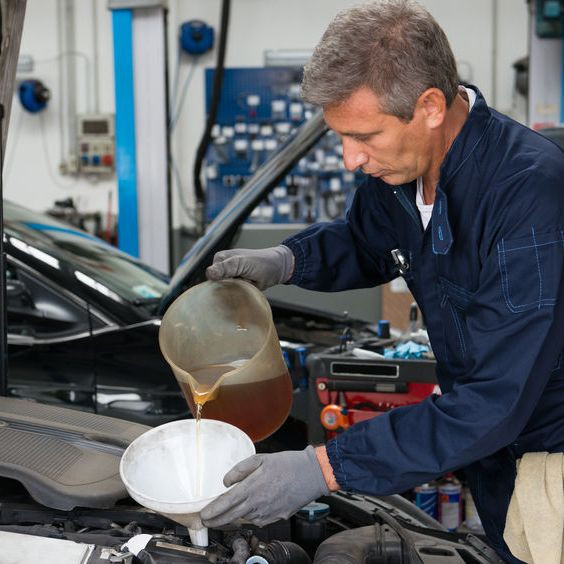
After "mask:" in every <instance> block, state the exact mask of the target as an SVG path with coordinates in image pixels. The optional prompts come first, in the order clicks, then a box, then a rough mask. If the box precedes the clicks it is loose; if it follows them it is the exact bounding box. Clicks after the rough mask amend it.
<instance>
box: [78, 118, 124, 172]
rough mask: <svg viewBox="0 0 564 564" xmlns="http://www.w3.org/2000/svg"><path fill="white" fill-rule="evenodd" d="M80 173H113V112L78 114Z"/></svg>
mask: <svg viewBox="0 0 564 564" xmlns="http://www.w3.org/2000/svg"><path fill="white" fill-rule="evenodd" d="M77 124H78V131H77V134H78V136H77V144H76V145H77V148H78V163H77V168H78V172H79V173H83V174H100V175H102V174H113V172H114V170H115V132H114V115H113V114H81V115H78V116H77Z"/></svg>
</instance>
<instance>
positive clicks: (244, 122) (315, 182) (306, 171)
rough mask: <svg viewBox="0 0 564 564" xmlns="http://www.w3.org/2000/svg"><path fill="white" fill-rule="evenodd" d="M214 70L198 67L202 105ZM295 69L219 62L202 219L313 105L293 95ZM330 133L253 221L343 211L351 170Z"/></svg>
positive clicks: (298, 73) (307, 219) (297, 78)
mask: <svg viewBox="0 0 564 564" xmlns="http://www.w3.org/2000/svg"><path fill="white" fill-rule="evenodd" d="M213 78H214V70H213V69H207V70H206V110H207V111H209V106H210V103H211V93H212V86H213ZM301 78H302V70H301V69H296V68H293V67H264V68H263V67H259V68H229V69H225V75H224V79H223V88H222V93H221V99H220V104H219V109H218V116H217V119H216V124H217V125H216V126H215V128H214V132H213V141H212V143H211V145H210V148H209V149H208V153H207V155H206V219H207V221H211V220H212V219H214V218H215V217H216V216H217V214H218V213H219V212H220V211H221V210H222V209H223V207H224V206H225V204H226V203H227V202H228V201H229V200H230V199H231V198H232V197H233V195H234V194H235V193H236V191H237V190H238V189H239V188H240V187H241V186H242V185H243V184H244V182H245V181H246V180H247V179H248V178H249V176H251V175H252V174H253V173H254V171H255V170H256V169H257V168H258V167H259V166H260V165H261V164H262V163H263V162H264V161H265V160H266V159H268V157H269V156H270V154H272V153H273V152H274V151H275V150H276V147H278V146H280V144H281V143H283V142H284V140H285V139H286V138H287V137H288V135H289V134H290V133H291V132H292V131H293V130H295V128H297V127H299V126H300V125H301V124H302V123H303V121H304V120H305V119H307V117H308V116H309V115H310V114H311V113H312V111H313V108H311V107H310V106H309V105H308V104H305V103H304V102H303V101H302V100H301V98H300V87H299V85H300V82H301ZM341 154H342V148H341V144H340V141H339V139H338V138H337V136H335V135H334V134H331V133H330V134H328V135H326V136H324V137H323V138H322V139H321V140H320V141H319V142H318V143H317V145H316V146H315V147H314V148H313V149H312V150H311V151H310V152H309V153H308V155H307V156H306V157H305V158H304V159H302V161H300V163H299V164H298V165H297V166H296V167H295V168H294V169H293V170H292V172H291V173H290V174H289V175H288V176H287V177H286V179H284V180H283V181H282V182H280V184H279V186H278V187H277V189H276V190H274V191H273V193H271V194H270V195H269V196H268V197H267V199H266V200H265V201H264V202H263V203H262V204H260V205H259V206H258V207H257V209H256V210H255V211H254V212H253V214H252V215H251V217H250V218H249V221H250V222H253V223H312V222H315V221H318V220H323V219H333V218H335V217H340V216H342V215H343V213H344V210H345V203H346V200H347V198H348V197H349V196H350V194H351V193H352V191H353V190H354V184H355V177H354V175H352V174H351V173H347V172H346V171H345V170H344V169H343V165H342V156H341Z"/></svg>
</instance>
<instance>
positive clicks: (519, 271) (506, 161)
mask: <svg viewBox="0 0 564 564" xmlns="http://www.w3.org/2000/svg"><path fill="white" fill-rule="evenodd" d="M415 190H416V187H415V182H412V183H410V184H407V185H403V186H390V185H387V184H385V183H384V182H383V181H381V180H379V179H375V178H371V177H370V178H368V179H367V180H366V181H365V182H364V184H363V185H361V186H360V187H359V188H358V189H357V191H356V194H355V196H354V199H353V201H352V203H351V206H350V208H349V210H348V211H347V214H346V218H345V219H344V220H339V221H334V222H331V223H320V224H316V225H312V226H311V227H309V228H308V229H306V230H305V231H303V232H301V233H299V234H297V235H296V236H293V237H291V238H289V239H287V240H286V241H284V244H285V245H287V246H288V247H289V248H290V249H291V250H292V252H293V253H294V256H295V268H294V272H293V275H292V278H291V279H290V280H289V281H288V283H289V284H295V285H297V286H301V287H303V288H309V289H312V290H324V291H339V290H345V289H352V288H366V287H371V286H375V285H377V284H383V283H386V282H388V281H390V280H392V279H393V278H396V277H397V276H398V272H397V269H396V266H395V264H394V261H393V259H392V255H391V251H392V249H400V250H401V251H403V254H404V256H405V257H408V260H409V264H410V268H409V270H408V272H407V273H406V274H405V275H404V278H405V280H406V282H407V285H408V286H409V289H410V290H411V292H412V293H413V295H414V297H415V299H416V300H417V303H418V304H419V306H420V308H421V311H422V312H423V316H424V319H425V322H426V325H427V329H428V332H429V337H430V340H431V345H432V348H433V351H434V354H435V356H436V359H437V379H438V382H439V384H440V387H441V391H442V395H440V396H437V395H432V396H430V397H428V398H427V399H426V400H425V401H423V402H421V403H420V404H417V405H411V406H408V407H401V408H397V409H394V410H392V411H390V412H388V413H385V414H383V415H380V416H379V417H376V418H374V419H371V420H369V421H364V422H361V423H358V424H357V425H354V426H353V427H352V428H351V429H349V430H348V431H346V432H344V433H342V434H341V435H339V436H338V437H337V438H335V439H333V440H331V441H329V442H328V443H327V453H328V456H329V460H330V462H331V466H332V468H333V471H334V473H335V477H336V479H337V481H338V483H339V484H340V486H341V487H342V488H343V489H344V490H354V491H358V492H364V493H369V494H375V495H387V494H392V493H398V492H402V491H405V490H407V489H409V488H412V487H414V486H416V485H418V484H421V483H423V482H427V481H430V480H432V479H434V478H436V477H438V476H440V475H442V474H444V473H445V472H448V471H450V470H455V469H459V468H465V471H466V475H467V477H468V481H469V484H470V488H471V491H472V494H473V497H474V499H475V502H476V506H477V508H478V512H479V514H480V517H481V519H482V523H483V526H484V529H485V531H486V533H487V536H488V538H489V539H490V541H491V543H492V545H493V546H494V548H495V549H496V550H497V552H498V553H499V554H500V555H501V556H502V557H503V558H505V559H506V560H507V561H510V562H519V561H518V560H517V559H515V558H514V557H513V556H511V554H510V553H509V551H508V549H507V546H506V544H505V542H504V541H503V536H502V535H503V529H504V526H505V516H506V512H507V507H508V504H509V500H510V497H511V494H512V491H513V486H514V480H515V461H516V459H517V458H519V457H520V456H522V455H523V454H524V453H525V452H533V451H548V452H562V451H564V358H563V357H564V354H563V348H564V152H563V151H562V150H561V149H560V148H559V147H558V146H557V145H555V144H554V143H552V142H551V141H549V140H547V139H545V138H544V137H542V136H541V135H539V134H537V133H535V132H533V131H531V130H529V129H528V128H526V127H524V126H523V125H521V124H519V123H517V122H515V121H513V120H511V119H509V118H508V117H506V116H503V115H501V114H499V113H497V112H496V111H494V110H493V109H491V108H489V107H488V106H487V104H486V102H485V100H484V98H483V97H482V95H481V94H480V93H479V92H478V97H477V99H476V102H475V104H474V106H473V108H472V110H471V112H470V114H469V116H468V118H467V120H466V122H465V124H464V126H463V128H462V130H461V131H460V133H459V135H458V136H457V137H456V139H455V141H454V143H453V145H452V146H451V148H450V150H449V152H448V154H447V156H446V158H445V160H444V162H443V164H442V166H441V171H440V179H439V183H438V185H437V189H436V199H435V204H434V207H433V214H432V218H431V222H430V223H429V225H428V227H427V229H425V230H423V226H422V223H421V218H420V215H419V212H418V209H417V206H416V203H415Z"/></svg>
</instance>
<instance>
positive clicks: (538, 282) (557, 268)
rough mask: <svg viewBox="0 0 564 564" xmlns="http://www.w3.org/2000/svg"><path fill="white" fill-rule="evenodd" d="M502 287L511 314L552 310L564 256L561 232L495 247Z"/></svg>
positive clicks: (538, 234) (532, 229) (544, 234)
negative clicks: (545, 309) (548, 308)
mask: <svg viewBox="0 0 564 564" xmlns="http://www.w3.org/2000/svg"><path fill="white" fill-rule="evenodd" d="M497 252H498V260H499V270H500V273H501V286H502V290H503V297H504V299H505V304H506V305H507V308H508V309H509V311H510V312H511V313H521V312H523V311H528V310H531V309H540V308H541V307H553V306H554V305H555V303H556V296H557V294H558V290H559V284H560V273H561V272H562V261H563V255H564V235H563V232H562V231H556V232H554V231H553V232H549V233H536V232H535V229H534V228H533V227H531V234H530V235H528V236H527V237H520V238H518V239H512V240H509V241H507V240H505V239H502V240H501V242H499V243H498V244H497Z"/></svg>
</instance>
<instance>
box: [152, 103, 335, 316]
mask: <svg viewBox="0 0 564 564" xmlns="http://www.w3.org/2000/svg"><path fill="white" fill-rule="evenodd" d="M326 131H327V126H326V125H325V122H324V120H323V114H322V112H321V111H318V112H316V113H315V114H314V115H313V116H312V117H311V119H310V120H308V121H307V122H305V123H304V124H303V125H302V126H301V127H300V128H299V129H298V130H297V131H296V132H295V134H294V135H293V136H291V137H290V138H289V139H288V141H287V142H286V143H285V144H284V145H282V146H281V147H280V149H279V150H278V151H277V152H276V153H275V154H274V155H272V157H271V158H270V159H269V160H268V161H267V162H266V163H265V164H264V165H263V166H262V167H260V168H259V169H258V170H257V171H256V173H255V174H254V175H253V176H252V177H251V178H250V179H249V180H248V181H247V183H246V184H245V185H244V186H243V187H242V188H241V190H239V191H238V192H237V194H236V195H235V196H234V197H233V199H232V200H231V201H230V202H229V203H228V204H227V205H226V206H225V208H224V209H223V210H222V211H221V213H220V214H219V215H218V216H217V217H216V218H215V219H214V220H213V222H212V223H211V224H210V225H209V227H208V229H207V230H206V233H205V235H203V236H202V237H201V238H200V239H198V241H197V242H196V244H195V245H194V246H193V247H192V248H191V249H190V251H188V253H186V255H185V256H184V257H183V258H182V260H181V261H180V264H179V265H178V267H177V269H176V271H175V272H174V275H173V276H172V278H171V280H170V284H169V286H168V290H167V292H166V294H165V295H164V296H163V297H162V300H161V304H160V313H161V314H162V313H164V311H165V310H166V309H167V307H168V306H169V305H170V304H171V302H172V301H173V300H174V299H175V298H176V297H177V296H178V295H180V294H181V293H182V292H183V291H184V290H186V289H187V288H189V287H191V286H193V285H194V284H197V283H199V282H203V281H204V280H205V269H206V267H208V266H209V265H210V264H211V263H212V260H213V256H214V254H215V253H216V252H217V251H220V250H223V249H225V248H227V247H228V246H229V244H230V242H231V240H232V239H233V237H234V235H235V233H236V231H237V229H238V228H239V227H240V226H241V225H242V223H243V222H244V221H245V220H246V219H247V217H248V216H249V214H250V213H251V211H252V210H253V208H254V207H255V206H256V205H257V204H258V203H259V202H260V201H261V200H262V199H263V198H264V197H265V196H266V194H268V192H269V191H270V190H272V189H273V188H274V186H276V184H277V183H278V182H280V180H281V179H282V178H284V176H285V175H286V174H288V172H289V171H290V170H291V169H292V167H293V166H294V165H295V164H296V163H297V162H298V161H299V160H300V159H301V158H302V157H303V156H304V155H305V154H306V153H307V152H308V151H309V149H311V147H312V146H313V145H315V143H317V141H318V140H319V139H320V138H321V137H322V136H323V135H324V133H325V132H326Z"/></svg>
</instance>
